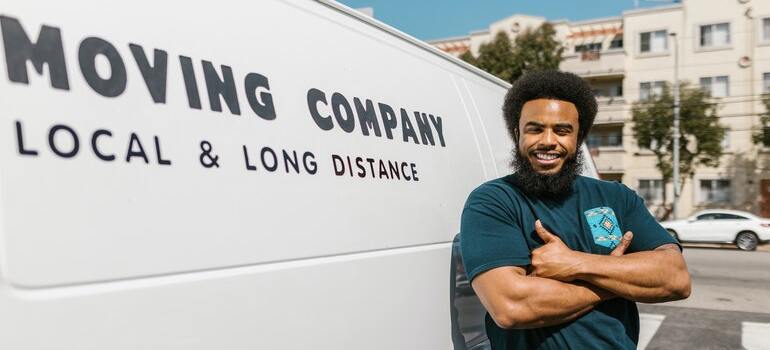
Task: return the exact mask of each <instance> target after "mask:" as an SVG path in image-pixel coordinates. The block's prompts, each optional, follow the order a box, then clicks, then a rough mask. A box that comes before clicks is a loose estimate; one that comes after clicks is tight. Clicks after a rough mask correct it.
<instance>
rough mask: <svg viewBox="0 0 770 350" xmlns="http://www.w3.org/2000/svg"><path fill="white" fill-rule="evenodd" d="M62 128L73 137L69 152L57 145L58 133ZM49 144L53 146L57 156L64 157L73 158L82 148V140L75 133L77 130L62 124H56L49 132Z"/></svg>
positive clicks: (52, 148)
mask: <svg viewBox="0 0 770 350" xmlns="http://www.w3.org/2000/svg"><path fill="white" fill-rule="evenodd" d="M60 130H64V131H66V132H67V133H68V134H70V136H71V137H72V149H71V150H69V151H68V152H64V151H62V150H60V149H59V147H58V146H56V142H55V139H56V133H57V132H59V131H60ZM48 145H49V146H50V147H51V150H52V151H53V153H56V155H57V156H59V157H62V158H72V157H74V156H75V155H76V154H78V150H80V140H78V135H77V134H76V133H75V130H72V128H70V127H69V126H66V125H62V124H56V125H54V126H53V127H51V130H50V131H49V132H48Z"/></svg>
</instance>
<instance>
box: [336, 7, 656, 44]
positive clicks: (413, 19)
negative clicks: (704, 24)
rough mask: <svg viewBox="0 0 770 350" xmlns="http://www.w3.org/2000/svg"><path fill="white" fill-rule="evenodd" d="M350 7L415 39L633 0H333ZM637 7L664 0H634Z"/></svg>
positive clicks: (572, 16)
mask: <svg viewBox="0 0 770 350" xmlns="http://www.w3.org/2000/svg"><path fill="white" fill-rule="evenodd" d="M337 1H339V2H341V3H343V4H345V5H347V6H350V7H352V8H361V7H372V8H374V18H376V19H378V20H380V21H382V22H385V23H387V24H389V25H391V26H393V27H395V28H397V29H399V30H401V31H403V32H405V33H408V34H410V35H412V36H414V37H417V38H418V39H422V40H431V39H441V38H447V37H452V36H460V35H468V33H470V32H472V31H475V30H483V29H487V28H488V27H489V24H490V23H492V22H494V21H497V20H499V19H503V18H505V17H508V16H510V15H512V14H515V13H519V14H526V15H534V16H541V17H545V18H547V19H549V20H556V19H568V20H572V21H576V20H583V19H590V18H600V17H612V16H620V14H621V13H622V12H623V11H624V10H631V9H633V8H634V0H337ZM638 2H639V6H640V7H650V6H660V5H665V4H666V3H668V2H670V1H666V0H638Z"/></svg>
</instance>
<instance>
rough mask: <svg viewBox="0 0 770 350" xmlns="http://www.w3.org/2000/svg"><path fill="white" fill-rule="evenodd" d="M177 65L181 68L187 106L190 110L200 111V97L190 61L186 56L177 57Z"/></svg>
mask: <svg viewBox="0 0 770 350" xmlns="http://www.w3.org/2000/svg"><path fill="white" fill-rule="evenodd" d="M179 65H181V66H182V77H184V87H185V90H186V91H187V104H188V105H189V106H190V108H194V109H201V97H200V95H199V94H198V80H197V79H195V70H194V69H193V65H192V60H191V59H190V57H187V56H179Z"/></svg>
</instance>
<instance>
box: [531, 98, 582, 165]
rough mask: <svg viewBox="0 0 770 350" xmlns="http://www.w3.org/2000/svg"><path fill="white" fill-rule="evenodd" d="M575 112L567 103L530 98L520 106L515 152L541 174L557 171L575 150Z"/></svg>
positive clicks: (576, 130) (572, 155)
mask: <svg viewBox="0 0 770 350" xmlns="http://www.w3.org/2000/svg"><path fill="white" fill-rule="evenodd" d="M578 128H579V123H578V111H577V108H576V107H575V105H574V104H573V103H571V102H567V101H561V100H551V99H544V98H542V99H537V100H531V101H528V102H527V103H525V104H524V106H522V108H521V118H520V119H519V146H518V147H519V153H520V154H521V155H522V156H523V157H525V158H526V159H527V161H529V163H530V164H531V165H532V169H533V170H534V171H535V172H537V173H539V174H542V175H553V174H556V173H558V172H559V171H560V170H561V169H562V166H563V165H564V162H565V160H566V159H567V158H572V157H574V156H575V152H577V144H578V142H577V140H578Z"/></svg>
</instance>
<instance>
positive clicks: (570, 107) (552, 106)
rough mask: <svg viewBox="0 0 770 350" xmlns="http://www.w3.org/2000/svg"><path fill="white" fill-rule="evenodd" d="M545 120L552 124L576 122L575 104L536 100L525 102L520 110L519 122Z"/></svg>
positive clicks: (555, 100) (553, 100) (561, 101)
mask: <svg viewBox="0 0 770 350" xmlns="http://www.w3.org/2000/svg"><path fill="white" fill-rule="evenodd" d="M525 119H526V121H529V120H534V119H546V120H549V121H552V122H571V123H572V122H574V123H577V122H578V111H577V107H575V104H574V103H572V102H569V101H563V100H557V99H545V98H541V99H536V100H530V101H527V102H526V103H525V104H524V106H522V109H521V122H522V123H525V122H526V121H525Z"/></svg>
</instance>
